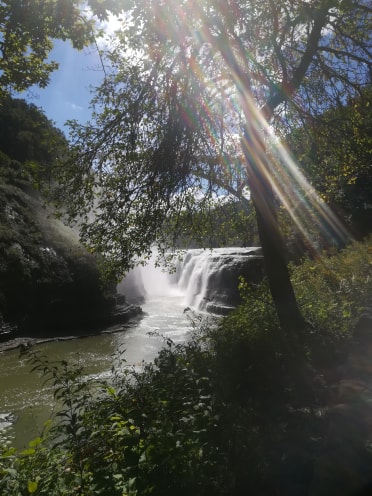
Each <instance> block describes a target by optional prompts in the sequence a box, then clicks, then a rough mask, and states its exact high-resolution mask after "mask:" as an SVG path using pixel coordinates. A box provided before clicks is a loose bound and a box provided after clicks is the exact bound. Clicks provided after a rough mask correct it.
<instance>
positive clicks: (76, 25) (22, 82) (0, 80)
mask: <svg viewBox="0 0 372 496" xmlns="http://www.w3.org/2000/svg"><path fill="white" fill-rule="evenodd" d="M118 3H119V2H116V1H113V0H103V1H102V0H90V1H88V2H83V1H82V0H17V1H14V0H2V1H1V3H0V54H1V57H0V97H2V96H3V95H4V94H6V93H7V92H9V91H10V90H15V91H23V90H25V89H27V88H29V87H30V86H32V85H34V84H37V85H38V86H40V87H41V88H43V87H45V86H46V85H47V84H48V82H49V76H50V73H51V72H52V71H54V70H56V69H57V68H58V64H57V62H55V61H52V60H48V55H49V53H50V51H51V49H52V48H53V40H54V39H60V40H64V41H65V40H71V42H72V44H73V46H74V48H77V49H82V48H83V47H84V46H86V45H89V44H91V43H93V42H94V41H95V36H98V31H97V30H96V29H95V22H94V17H93V14H94V16H96V18H98V19H99V20H105V19H107V16H108V8H110V12H117V8H118ZM88 7H89V8H88Z"/></svg>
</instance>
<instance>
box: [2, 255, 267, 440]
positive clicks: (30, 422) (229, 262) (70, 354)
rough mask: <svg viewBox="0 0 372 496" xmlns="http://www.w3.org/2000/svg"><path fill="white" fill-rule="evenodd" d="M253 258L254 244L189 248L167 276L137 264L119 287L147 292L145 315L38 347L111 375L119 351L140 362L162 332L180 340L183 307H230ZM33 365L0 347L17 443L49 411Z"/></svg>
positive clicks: (7, 425)
mask: <svg viewBox="0 0 372 496" xmlns="http://www.w3.org/2000/svg"><path fill="white" fill-rule="evenodd" d="M257 261H258V262H260V254H259V249H258V248H225V249H215V250H214V251H213V253H212V252H211V251H210V250H189V251H188V252H187V254H186V256H185V257H184V260H183V263H182V264H181V265H180V266H179V268H178V271H177V274H176V275H173V276H172V277H170V276H169V275H168V274H165V273H164V272H162V271H161V270H160V269H157V268H155V267H154V266H151V264H150V265H149V266H148V267H146V268H139V269H136V270H135V271H134V272H133V273H131V274H129V275H128V277H127V278H126V279H125V280H124V282H123V283H122V284H121V285H119V288H118V289H119V291H120V292H123V293H124V294H126V295H127V296H130V295H131V294H132V295H134V294H135V293H136V291H138V294H142V295H144V296H145V303H144V304H142V305H141V307H142V309H143V311H144V316H143V318H142V319H140V320H138V321H136V322H135V323H133V324H131V325H127V326H125V327H124V328H123V329H122V330H121V331H119V332H110V329H107V331H108V332H104V333H102V334H100V335H96V336H91V337H85V338H80V339H69V340H56V341H50V342H45V343H42V344H39V345H37V346H35V349H36V350H37V351H40V353H42V354H43V355H45V356H46V357H47V359H48V360H49V361H50V362H58V361H59V362H61V361H62V360H65V361H67V362H68V363H69V364H72V365H74V364H78V365H81V366H83V368H84V373H85V374H86V375H87V376H93V377H109V375H110V371H111V367H112V364H113V360H114V356H115V354H116V355H117V353H118V352H119V351H121V350H123V349H125V352H124V355H123V358H124V359H125V360H126V364H127V365H128V366H140V365H141V363H142V361H150V360H153V359H154V357H155V356H156V354H157V352H158V351H159V349H160V348H161V347H162V346H163V344H164V338H167V339H171V340H172V341H173V342H175V343H179V342H183V341H185V339H186V337H187V334H188V332H189V331H190V329H191V326H190V324H191V322H190V317H192V313H191V314H190V312H189V311H187V312H185V307H191V308H193V309H195V310H196V311H198V312H200V311H205V310H208V305H211V303H212V304H213V309H212V311H214V309H215V308H216V301H217V300H218V297H219V298H220V300H219V305H220V308H221V309H226V308H231V305H234V304H235V303H236V301H234V299H233V300H232V296H234V294H235V293H237V287H238V276H239V275H240V274H243V275H245V276H246V277H247V280H254V278H255V276H254V274H255V273H256V271H257V269H256V265H255V264H256V262H257ZM244 267H245V269H244ZM129 276H130V277H129ZM216 298H217V299H216ZM234 298H235V299H236V295H235V297H234ZM128 301H129V302H130V298H128ZM226 305H227V306H226ZM111 330H112V329H111ZM115 330H117V328H116V329H115ZM30 370H31V365H30V364H29V363H28V362H27V360H26V359H25V358H24V357H20V354H19V350H9V351H5V352H2V353H0V431H1V430H2V428H3V430H4V432H5V433H6V435H7V436H10V437H11V438H12V439H11V442H12V443H13V444H15V445H16V446H22V445H23V444H24V443H25V442H27V441H28V440H30V439H32V438H33V437H35V436H37V435H39V433H40V430H41V429H42V426H43V422H44V421H45V420H47V419H48V418H49V416H50V414H51V412H52V410H53V395H52V391H51V388H50V386H46V385H45V384H44V383H43V378H42V377H40V376H39V375H38V374H37V373H36V372H34V373H31V371H30Z"/></svg>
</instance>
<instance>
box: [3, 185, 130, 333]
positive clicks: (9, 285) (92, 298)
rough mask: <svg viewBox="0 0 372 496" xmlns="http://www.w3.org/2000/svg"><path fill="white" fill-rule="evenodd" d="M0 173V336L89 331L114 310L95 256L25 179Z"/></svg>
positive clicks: (125, 310)
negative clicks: (58, 218)
mask: <svg viewBox="0 0 372 496" xmlns="http://www.w3.org/2000/svg"><path fill="white" fill-rule="evenodd" d="M6 179H7V180H5V178H1V175H0V340H2V341H6V340H9V339H12V338H14V337H18V336H30V337H46V336H47V337H53V336H60V335H63V334H69V335H71V334H79V333H80V332H84V333H86V332H87V330H89V329H91V330H92V331H95V330H96V329H97V328H99V327H102V326H103V325H104V324H105V322H108V323H110V322H111V321H112V319H113V315H114V314H115V315H116V317H115V321H116V322H117V321H118V319H119V316H120V315H121V318H122V320H125V319H128V318H130V317H131V316H132V315H133V312H134V311H135V308H134V307H130V308H129V306H128V305H127V304H125V305H124V306H123V305H121V306H120V311H119V310H118V308H117V301H116V297H115V295H116V288H115V285H113V284H111V285H110V284H104V283H102V280H101V276H100V272H99V270H98V266H97V260H96V259H95V258H94V257H93V256H92V255H91V254H89V253H88V252H87V251H86V250H85V249H84V248H83V247H82V246H81V245H80V244H79V241H78V237H77V234H76V233H75V232H74V231H73V230H72V229H70V228H68V227H66V226H65V225H63V224H62V222H60V221H58V220H57V219H55V218H54V217H53V215H52V214H51V212H50V211H48V210H46V209H45V208H44V207H43V205H42V200H41V199H40V198H39V195H38V194H37V193H36V192H35V191H34V190H32V188H31V187H30V185H29V183H26V182H24V183H22V181H9V178H6Z"/></svg>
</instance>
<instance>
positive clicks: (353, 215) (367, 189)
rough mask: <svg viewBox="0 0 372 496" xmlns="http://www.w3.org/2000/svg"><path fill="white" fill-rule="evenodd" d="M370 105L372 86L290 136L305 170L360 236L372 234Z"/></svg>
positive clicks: (295, 153) (288, 139)
mask: <svg viewBox="0 0 372 496" xmlns="http://www.w3.org/2000/svg"><path fill="white" fill-rule="evenodd" d="M370 106H371V90H370V89H368V88H366V89H365V90H364V91H363V92H362V94H361V95H359V96H357V97H355V98H352V99H350V100H348V101H347V102H343V103H342V104H341V103H340V104H339V105H338V106H335V108H334V109H332V110H329V111H327V112H325V113H324V114H323V116H322V119H321V120H317V119H308V120H306V121H305V122H304V124H303V126H301V127H300V128H298V129H296V130H292V132H291V133H290V134H289V135H288V136H287V142H288V144H289V147H290V149H291V151H292V153H293V154H294V156H295V158H296V161H297V162H298V164H299V166H300V167H301V169H302V170H304V171H305V173H306V175H307V177H308V178H309V179H310V180H311V182H312V184H313V185H314V187H315V188H316V189H317V191H318V192H319V193H320V195H321V196H322V198H323V199H324V200H325V201H327V202H328V203H329V204H330V205H332V206H333V208H334V209H336V211H338V212H339V215H341V216H342V217H343V219H345V221H346V222H347V223H348V225H349V228H350V229H351V230H352V231H353V232H354V233H356V234H357V236H359V237H362V236H364V235H366V234H367V233H369V232H370V222H369V220H370V209H371V203H372V200H371V195H370V193H371V184H370V179H371V150H372V142H371V131H372V129H371V125H372V122H371V112H370Z"/></svg>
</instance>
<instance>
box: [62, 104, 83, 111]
mask: <svg viewBox="0 0 372 496" xmlns="http://www.w3.org/2000/svg"><path fill="white" fill-rule="evenodd" d="M66 105H67V106H68V107H70V108H71V109H72V110H75V111H79V112H80V111H81V110H84V107H81V106H80V105H77V104H76V103H73V102H66Z"/></svg>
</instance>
